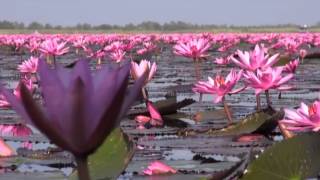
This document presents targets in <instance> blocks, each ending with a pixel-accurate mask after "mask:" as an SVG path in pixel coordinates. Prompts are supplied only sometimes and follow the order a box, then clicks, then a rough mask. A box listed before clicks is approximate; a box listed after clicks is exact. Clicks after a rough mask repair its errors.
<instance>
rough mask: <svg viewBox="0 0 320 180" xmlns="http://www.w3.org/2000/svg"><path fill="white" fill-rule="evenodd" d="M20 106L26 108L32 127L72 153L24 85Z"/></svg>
mask: <svg viewBox="0 0 320 180" xmlns="http://www.w3.org/2000/svg"><path fill="white" fill-rule="evenodd" d="M21 98H22V104H23V106H24V107H26V112H27V113H28V115H29V116H30V118H31V119H32V122H33V123H34V125H35V126H36V127H37V128H38V129H39V130H40V131H41V132H42V133H44V134H45V135H46V136H47V137H48V138H50V140H51V141H52V142H53V143H55V144H56V145H58V146H60V147H62V148H64V149H66V150H68V151H71V152H73V151H74V148H73V147H72V146H71V143H70V142H68V141H67V140H66V137H65V135H64V134H62V133H61V131H60V129H61V127H59V126H57V124H55V123H51V122H50V121H49V120H48V118H47V117H46V116H45V114H44V113H43V111H42V110H41V108H40V107H39V106H38V105H37V103H35V102H34V100H33V99H32V95H31V94H30V92H29V90H28V88H27V87H25V85H24V84H22V85H21Z"/></svg>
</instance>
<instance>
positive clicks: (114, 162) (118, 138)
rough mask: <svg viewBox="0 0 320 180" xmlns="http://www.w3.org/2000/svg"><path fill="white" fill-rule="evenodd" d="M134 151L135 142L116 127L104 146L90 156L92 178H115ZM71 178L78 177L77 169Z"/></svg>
mask: <svg viewBox="0 0 320 180" xmlns="http://www.w3.org/2000/svg"><path fill="white" fill-rule="evenodd" d="M133 153H134V144H133V143H132V142H131V141H129V139H128V136H126V135H125V134H124V133H122V131H121V129H120V128H117V129H115V130H114V131H113V132H112V133H111V134H110V135H109V136H108V137H107V139H106V140H105V142H104V143H103V144H102V146H101V147H100V148H99V149H98V150H97V151H96V152H95V153H94V154H93V155H91V156H89V159H88V164H89V172H90V176H91V177H92V179H115V178H116V177H118V176H119V175H120V174H121V173H122V171H123V170H124V169H125V168H126V166H127V165H128V163H129V161H130V159H131V158H132V156H133ZM70 178H71V179H77V172H76V171H75V172H74V173H73V174H72V175H71V177H70Z"/></svg>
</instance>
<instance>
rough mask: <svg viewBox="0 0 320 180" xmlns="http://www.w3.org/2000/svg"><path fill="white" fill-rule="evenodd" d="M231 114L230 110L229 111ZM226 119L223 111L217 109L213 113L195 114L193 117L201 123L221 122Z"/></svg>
mask: <svg viewBox="0 0 320 180" xmlns="http://www.w3.org/2000/svg"><path fill="white" fill-rule="evenodd" d="M230 112H231V113H232V110H231V111H230ZM225 118H227V116H226V113H225V112H224V110H223V109H217V110H213V111H205V112H197V113H195V115H194V120H195V121H198V122H201V121H212V120H221V119H225Z"/></svg>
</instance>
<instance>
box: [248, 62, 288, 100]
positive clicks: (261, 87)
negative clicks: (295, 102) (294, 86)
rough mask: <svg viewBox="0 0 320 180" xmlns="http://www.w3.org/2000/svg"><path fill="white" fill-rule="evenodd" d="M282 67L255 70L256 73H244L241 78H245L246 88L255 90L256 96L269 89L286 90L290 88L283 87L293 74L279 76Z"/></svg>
mask: <svg viewBox="0 0 320 180" xmlns="http://www.w3.org/2000/svg"><path fill="white" fill-rule="evenodd" d="M282 71H283V68H282V67H275V68H271V67H269V68H267V69H266V70H260V69H258V70H257V73H255V72H251V71H246V72H245V73H244V74H243V76H244V77H245V78H246V82H247V83H248V86H250V87H252V88H254V89H255V93H256V95H258V94H260V93H261V92H262V91H265V90H269V89H278V90H288V89H290V88H291V86H283V84H285V83H286V82H288V81H289V80H290V79H291V78H292V77H293V74H288V75H286V76H285V77H282V76H281V73H282Z"/></svg>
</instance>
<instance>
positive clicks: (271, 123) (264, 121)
mask: <svg viewBox="0 0 320 180" xmlns="http://www.w3.org/2000/svg"><path fill="white" fill-rule="evenodd" d="M282 116H283V112H278V111H274V110H273V109H271V108H268V109H265V110H262V111H259V112H255V113H253V114H250V115H248V116H247V117H245V118H244V119H243V120H240V121H239V122H238V123H237V124H233V125H230V126H228V127H226V128H223V129H220V130H213V131H209V132H208V134H210V135H217V136H225V135H241V134H250V133H253V132H255V133H265V132H270V131H272V130H273V129H274V128H275V127H276V126H277V121H278V120H279V119H281V118H282Z"/></svg>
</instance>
